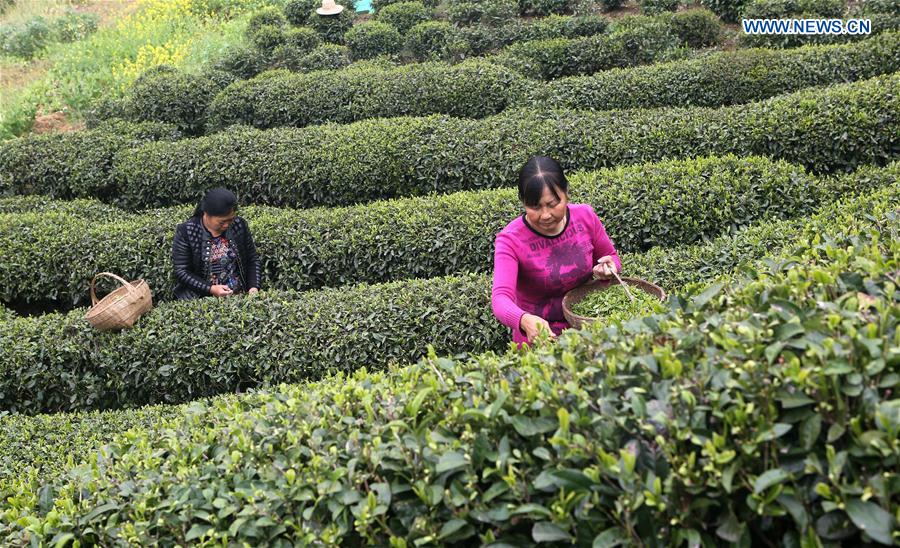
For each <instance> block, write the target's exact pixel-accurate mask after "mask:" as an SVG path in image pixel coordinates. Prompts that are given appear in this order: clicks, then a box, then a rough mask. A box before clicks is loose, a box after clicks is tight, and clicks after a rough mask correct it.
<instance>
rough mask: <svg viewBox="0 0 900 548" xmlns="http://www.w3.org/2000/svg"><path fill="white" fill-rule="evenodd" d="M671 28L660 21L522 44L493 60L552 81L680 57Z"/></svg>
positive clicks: (527, 74) (530, 75)
mask: <svg viewBox="0 0 900 548" xmlns="http://www.w3.org/2000/svg"><path fill="white" fill-rule="evenodd" d="M671 30H672V29H671V27H670V26H669V25H666V24H664V23H662V22H659V21H650V22H647V23H646V24H644V23H643V22H642V23H641V24H637V25H633V26H621V27H617V28H616V29H615V30H614V31H613V32H612V33H610V34H599V35H596V36H588V37H585V38H574V39H565V38H555V39H549V40H536V41H533V42H520V43H516V44H513V45H511V46H509V47H508V48H506V49H505V50H504V51H503V53H501V54H499V55H497V56H495V57H494V58H493V60H494V62H497V63H499V64H502V65H504V66H508V67H510V68H512V69H515V70H518V71H520V72H522V73H523V74H525V75H526V76H529V77H533V78H540V79H544V80H553V79H556V78H561V77H563V76H574V75H578V74H593V73H595V72H599V71H602V70H608V69H611V68H615V67H628V66H636V65H642V64H650V63H655V62H659V61H665V60H669V59H672V58H676V57H678V56H681V55H682V53H681V52H680V51H679V50H678V46H679V40H678V38H677V37H676V36H675V35H674V34H673V33H672V32H671Z"/></svg>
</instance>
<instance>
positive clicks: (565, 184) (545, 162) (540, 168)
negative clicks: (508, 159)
mask: <svg viewBox="0 0 900 548" xmlns="http://www.w3.org/2000/svg"><path fill="white" fill-rule="evenodd" d="M545 187H546V188H549V189H550V192H551V193H552V194H553V196H554V197H555V198H556V199H557V200H559V199H560V197H559V193H560V191H562V192H564V193H568V192H569V181H568V180H567V179H566V174H565V173H563V170H562V166H560V165H559V162H557V161H556V160H554V159H553V158H551V157H549V156H533V157H532V158H531V159H530V160H528V162H527V163H526V164H525V165H524V166H522V170H521V171H519V199H520V200H522V203H523V204H525V205H526V206H530V207H535V206H537V205H538V204H540V203H541V195H543V193H544V188H545Z"/></svg>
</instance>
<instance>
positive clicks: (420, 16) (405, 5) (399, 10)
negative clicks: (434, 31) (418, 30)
mask: <svg viewBox="0 0 900 548" xmlns="http://www.w3.org/2000/svg"><path fill="white" fill-rule="evenodd" d="M431 16H432V10H431V9H430V8H427V7H426V6H425V5H424V4H423V3H422V2H398V3H396V4H391V5H389V6H386V7H385V8H384V9H381V10H379V11H378V14H377V15H375V18H376V19H377V20H378V21H382V22H384V23H387V24H389V25H391V26H393V27H394V28H396V29H397V30H398V31H400V32H401V33H403V34H406V33H407V32H409V29H411V28H413V27H414V26H416V25H418V24H419V23H424V22H426V21H429V20H431Z"/></svg>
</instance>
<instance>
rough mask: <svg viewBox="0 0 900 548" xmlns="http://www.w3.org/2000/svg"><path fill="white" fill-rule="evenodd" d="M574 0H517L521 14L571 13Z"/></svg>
mask: <svg viewBox="0 0 900 548" xmlns="http://www.w3.org/2000/svg"><path fill="white" fill-rule="evenodd" d="M575 4H576V2H575V1H574V0H519V14H521V15H550V14H563V13H572V11H574V8H575Z"/></svg>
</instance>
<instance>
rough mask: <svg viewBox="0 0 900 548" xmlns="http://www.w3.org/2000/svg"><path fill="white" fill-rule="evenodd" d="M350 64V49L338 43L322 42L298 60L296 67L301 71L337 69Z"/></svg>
mask: <svg viewBox="0 0 900 548" xmlns="http://www.w3.org/2000/svg"><path fill="white" fill-rule="evenodd" d="M349 64H350V49H349V48H348V47H347V46H339V45H337V44H322V45H321V46H317V47H316V48H315V49H313V50H312V51H311V52H309V53H307V54H306V55H304V56H303V57H301V58H300V59H298V60H297V64H296V66H295V67H293V66H292V67H291V68H294V69H295V70H298V71H300V72H312V71H314V70H336V69H341V68H344V67H346V66H348V65H349Z"/></svg>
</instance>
